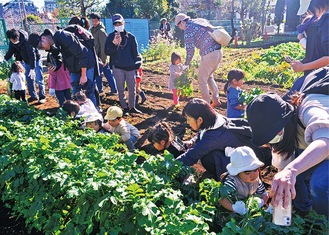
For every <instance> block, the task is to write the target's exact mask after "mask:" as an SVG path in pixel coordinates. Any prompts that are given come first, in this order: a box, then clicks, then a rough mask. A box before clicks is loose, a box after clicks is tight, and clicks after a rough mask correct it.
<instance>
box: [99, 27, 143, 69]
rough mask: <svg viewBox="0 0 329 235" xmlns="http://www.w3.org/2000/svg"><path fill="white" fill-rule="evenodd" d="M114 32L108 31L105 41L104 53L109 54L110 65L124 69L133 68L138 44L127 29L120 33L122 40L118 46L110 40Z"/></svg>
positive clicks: (134, 67)
mask: <svg viewBox="0 0 329 235" xmlns="http://www.w3.org/2000/svg"><path fill="white" fill-rule="evenodd" d="M115 32H116V31H114V32H112V33H110V34H109V35H108V36H107V38H106V42H105V54H106V55H108V56H110V65H111V66H113V65H114V66H115V67H116V68H119V69H123V70H126V71H131V70H135V69H136V66H135V62H136V61H137V56H138V46H137V41H136V38H135V36H134V35H132V34H131V33H129V32H127V31H123V32H121V33H120V35H121V38H122V41H121V44H120V45H119V46H117V45H115V44H114V43H113V42H112V41H113V39H114V36H115Z"/></svg>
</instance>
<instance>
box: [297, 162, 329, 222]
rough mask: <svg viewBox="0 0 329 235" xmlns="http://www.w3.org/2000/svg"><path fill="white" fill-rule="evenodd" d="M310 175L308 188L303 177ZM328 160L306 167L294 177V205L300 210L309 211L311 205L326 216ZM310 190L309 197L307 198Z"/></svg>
mask: <svg viewBox="0 0 329 235" xmlns="http://www.w3.org/2000/svg"><path fill="white" fill-rule="evenodd" d="M310 175H311V179H310V183H309V188H310V189H308V187H307V185H306V182H305V179H306V178H308V177H309V176H310ZM328 180H329V160H325V161H323V162H321V163H319V164H318V165H316V166H314V167H312V168H310V169H308V170H307V171H305V172H303V173H302V174H300V175H298V176H297V178H296V184H295V189H296V197H295V199H294V206H295V207H296V208H297V209H299V210H301V211H309V210H310V209H311V207H313V209H314V210H315V211H316V212H317V213H319V214H324V215H326V216H328V210H329V208H328V200H329V196H328V195H329V188H328V187H329V184H328ZM309 192H311V197H312V198H311V199H312V200H311V199H310V198H309Z"/></svg>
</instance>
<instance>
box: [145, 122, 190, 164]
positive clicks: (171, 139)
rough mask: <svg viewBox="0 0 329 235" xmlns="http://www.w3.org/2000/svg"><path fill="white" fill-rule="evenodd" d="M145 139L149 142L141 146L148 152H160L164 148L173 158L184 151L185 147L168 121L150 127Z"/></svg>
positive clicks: (154, 153) (153, 153)
mask: <svg viewBox="0 0 329 235" xmlns="http://www.w3.org/2000/svg"><path fill="white" fill-rule="evenodd" d="M147 140H148V141H149V142H150V143H151V144H149V145H145V146H143V147H142V148H141V150H144V151H145V152H146V153H148V154H152V155H156V154H161V153H163V152H164V150H168V152H170V153H171V154H172V155H174V158H177V157H178V156H179V155H181V154H182V153H184V152H185V148H184V146H183V144H182V142H181V140H179V139H178V138H177V137H175V136H174V133H173V131H172V129H171V128H170V126H169V125H168V123H166V122H159V123H157V124H155V126H153V127H151V129H150V131H149V133H148V136H147Z"/></svg>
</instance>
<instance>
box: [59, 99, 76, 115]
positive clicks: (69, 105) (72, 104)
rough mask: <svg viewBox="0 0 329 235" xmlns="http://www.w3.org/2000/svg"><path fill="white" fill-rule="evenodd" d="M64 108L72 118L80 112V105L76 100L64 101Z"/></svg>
mask: <svg viewBox="0 0 329 235" xmlns="http://www.w3.org/2000/svg"><path fill="white" fill-rule="evenodd" d="M62 109H63V110H64V111H65V112H66V113H67V114H68V115H70V116H71V117H72V118H75V117H76V116H77V115H78V113H79V112H80V105H79V103H78V102H76V101H74V100H66V101H64V103H63V107H62Z"/></svg>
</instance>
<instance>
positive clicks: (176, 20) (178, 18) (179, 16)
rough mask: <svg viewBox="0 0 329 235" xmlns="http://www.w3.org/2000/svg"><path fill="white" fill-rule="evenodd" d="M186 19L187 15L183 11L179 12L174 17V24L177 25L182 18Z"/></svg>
mask: <svg viewBox="0 0 329 235" xmlns="http://www.w3.org/2000/svg"><path fill="white" fill-rule="evenodd" d="M186 19H190V17H189V16H187V15H186V14H184V13H179V14H178V15H177V16H176V17H175V25H176V26H178V24H179V23H180V22H181V21H183V20H186Z"/></svg>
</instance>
